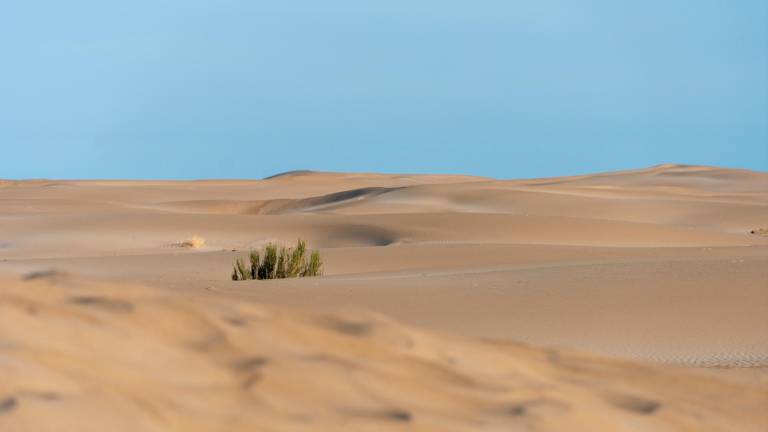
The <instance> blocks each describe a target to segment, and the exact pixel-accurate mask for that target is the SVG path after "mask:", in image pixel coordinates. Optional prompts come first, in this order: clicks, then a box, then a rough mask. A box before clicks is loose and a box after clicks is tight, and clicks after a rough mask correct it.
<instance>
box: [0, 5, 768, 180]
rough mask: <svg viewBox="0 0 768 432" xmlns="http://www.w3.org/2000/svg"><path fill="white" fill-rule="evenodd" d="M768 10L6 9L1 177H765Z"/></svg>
mask: <svg viewBox="0 0 768 432" xmlns="http://www.w3.org/2000/svg"><path fill="white" fill-rule="evenodd" d="M766 23H768V2H766V1H765V0H756V1H749V0H734V1H730V2H726V1H710V0H702V1H690V0H689V1H678V0H665V1H655V0H645V1H635V2H617V1H608V0H605V1H590V0H585V1H581V2H574V1H570V0H561V1H556V0H530V1H512V0H483V1H469V0H465V1H451V0H416V1H414V0H408V1H406V0H387V1H361V0H345V1H341V0H324V1H310V0H306V1H296V0H280V1H270V2H264V1H258V0H251V1H231V0H219V1H215V2H214V1H196V0H184V1H181V0H152V1H149V0H133V1H130V2H108V1H106V2H105V1H103V0H94V1H84V0H71V1H66V2H64V1H38V0H24V1H6V2H0V53H1V54H2V55H1V56H0V78H1V79H0V178H30V177H34V178H40V177H45V178H182V179H188V178H214V177H226V178H259V177H263V176H266V175H269V174H273V173H276V172H280V171H285V170H292V169H317V170H333V171H381V172H450V173H470V174H478V175H488V176H494V177H500V178H519V177H541V176H550V175H564V174H576V173H584V172H593V171H604V170H614V169H624V168H631V167H641V166H647V165H653V164H657V163H663V162H678V163H691V164H708V165H722V166H730V167H742V168H751V169H757V170H763V171H768V25H766Z"/></svg>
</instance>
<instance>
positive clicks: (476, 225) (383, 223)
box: [0, 165, 768, 431]
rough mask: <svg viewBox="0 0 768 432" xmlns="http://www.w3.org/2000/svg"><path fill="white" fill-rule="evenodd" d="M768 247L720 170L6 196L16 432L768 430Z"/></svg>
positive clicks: (1, 386)
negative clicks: (310, 273) (251, 276)
mask: <svg viewBox="0 0 768 432" xmlns="http://www.w3.org/2000/svg"><path fill="white" fill-rule="evenodd" d="M765 228H768V173H763V172H754V171H748V170H735V169H725V168H717V167H700V166H684V165H659V166H655V167H651V168H646V169H638V170H630V171H619V172H610V173H601V174H593V175H581V176H573V177H559V178H546V179H525V180H496V179H490V178H485V177H472V176H459V175H394V174H354V173H327V172H313V171H297V172H289V173H283V174H279V175H275V176H271V177H269V178H267V179H264V180H201V181H178V182H176V181H132V180H119V181H109V180H99V181H59V180H30V181H12V180H8V181H2V182H0V275H2V277H4V278H5V279H4V280H5V282H4V283H3V284H1V285H2V287H3V288H2V289H1V290H0V298H2V301H1V302H0V307H2V310H0V374H2V376H5V377H7V376H10V377H11V379H10V380H0V430H3V431H4V430H14V431H15V430H34V431H38V430H57V429H55V427H56V425H57V424H71V425H78V426H83V427H80V428H76V430H89V429H87V427H85V426H88V425H90V426H89V427H91V428H92V429H90V430H99V431H101V430H123V429H124V430H254V428H256V429H259V428H260V429H264V430H296V429H299V430H301V429H307V430H315V429H318V428H325V429H328V430H338V429H339V427H341V426H347V427H349V428H350V429H353V430H380V429H381V428H382V427H384V426H389V427H391V428H393V429H398V428H399V429H403V430H411V429H413V430H477V429H484V430H739V431H742V430H745V431H748V430H766V429H768V420H767V419H766V416H765V414H764V410H761V409H760V407H762V406H768V375H766V370H768V369H766V367H768V236H764V235H760V233H762V231H760V230H761V229H765ZM297 237H302V238H304V239H306V240H307V241H308V242H309V245H310V247H313V248H319V249H320V250H321V252H322V254H323V257H324V259H325V266H326V267H325V268H326V276H324V277H321V278H302V279H290V280H273V281H244V282H233V281H231V280H229V274H230V271H231V264H232V262H233V260H234V259H235V258H236V257H239V256H243V255H244V254H245V253H246V252H247V251H248V250H249V249H251V248H256V247H261V246H262V245H264V244H265V243H267V242H270V241H277V242H285V243H294V242H295V241H296V238H297ZM193 240H194V241H193ZM180 245H184V246H185V247H179V246H180ZM51 269H54V270H57V271H60V272H64V273H50V274H49V273H45V272H46V271H48V270H51ZM34 272H38V273H37V274H42V275H46V274H48V275H49V276H44V277H37V278H35V277H33V278H32V279H31V280H28V281H24V282H21V281H19V279H20V278H21V277H23V275H28V274H30V273H33V274H35V273H34ZM39 272H44V273H39ZM67 275H71V276H67ZM265 304H271V306H265ZM256 323H258V324H256ZM521 342H522V343H526V344H530V345H531V347H526V346H523V345H520V344H519V343H521ZM572 350H576V351H572ZM577 352H592V353H595V354H585V353H577ZM643 362H649V363H643ZM702 366H703V367H709V369H698V368H693V367H702ZM744 367H749V369H743V368H744ZM722 368H727V369H722ZM331 395H334V396H333V397H331ZM46 413H49V415H47V416H46V415H45V414H46ZM86 413H91V414H89V415H90V417H89V422H88V425H83V420H82V419H83V416H84V415H85V414H86ZM93 413H98V415H96V414H93ZM3 422H5V423H3ZM60 422H63V423H60ZM67 422H70V423H67ZM121 427H122V428H123V429H120V428H121ZM494 428H495V429H494ZM516 428H517V429H516ZM67 430H73V429H67Z"/></svg>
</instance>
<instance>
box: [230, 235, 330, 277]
mask: <svg viewBox="0 0 768 432" xmlns="http://www.w3.org/2000/svg"><path fill="white" fill-rule="evenodd" d="M248 260H249V263H248V264H246V263H245V262H244V261H243V259H242V258H237V260H235V265H234V267H233V269H232V280H248V279H285V278H294V277H308V276H320V275H322V274H323V260H322V259H321V258H320V252H318V251H316V250H314V251H312V252H311V253H309V255H308V254H307V243H306V242H305V241H304V240H302V239H299V240H298V242H297V244H296V247H293V248H287V247H285V246H278V245H277V244H275V243H269V244H268V245H266V246H265V247H264V249H263V250H262V251H261V252H259V251H251V253H250V254H249V256H248Z"/></svg>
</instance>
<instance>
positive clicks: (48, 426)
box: [0, 273, 768, 432]
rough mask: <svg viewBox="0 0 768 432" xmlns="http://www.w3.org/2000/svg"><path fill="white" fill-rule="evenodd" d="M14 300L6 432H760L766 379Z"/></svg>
mask: <svg viewBox="0 0 768 432" xmlns="http://www.w3.org/2000/svg"><path fill="white" fill-rule="evenodd" d="M27 279H28V280H26V281H13V280H5V281H2V282H0V283H2V287H3V289H2V291H0V341H2V351H0V353H2V357H0V359H2V361H0V374H2V376H3V377H4V379H3V380H2V381H0V430H4V431H5V430H8V431H19V432H21V431H35V432H44V431H62V430H67V431H69V430H72V431H74V430H77V431H82V432H86V431H105V430H109V431H132V432H134V431H143V430H148V431H149V430H184V431H221V430H228V431H239V430H242V431H252V430H339V429H341V428H344V429H350V430H382V429H383V428H388V429H393V430H394V429H397V430H434V431H449V430H479V429H482V430H499V431H501V430H505V431H507V430H568V431H598V430H606V431H608V430H609V431H651V430H652V431H662V430H691V431H709V430H738V431H753V430H754V431H761V430H765V429H764V426H765V425H766V424H768V413H766V411H765V409H764V408H765V406H766V404H767V403H768V390H767V389H766V386H765V380H763V381H762V382H761V381H757V382H754V381H753V382H750V381H747V380H743V379H737V378H734V377H730V378H729V377H727V376H718V375H714V374H709V373H707V372H706V371H696V370H690V369H679V368H672V367H669V366H653V365H650V364H636V363H630V362H623V361H617V360H608V359H604V358H599V357H594V356H589V355H585V354H579V353H574V352H569V351H562V350H553V349H550V350H541V349H534V348H530V347H526V346H523V345H519V344H513V343H494V342H481V341H473V340H468V339H463V338H459V337H454V336H448V335H441V334H436V333H431V332H427V331H420V330H414V329H412V328H408V327H405V326H403V325H400V324H397V323H395V322H393V321H391V320H388V319H385V318H382V317H380V316H376V315H372V314H368V313H355V314H350V313H347V314H334V315H328V314H307V313H302V312H297V311H289V310H286V309H280V308H274V307H267V306H262V305H257V304H253V303H250V302H232V301H228V300H227V299H226V298H213V297H210V296H199V295H189V296H183V297H182V296H179V295H176V294H173V293H169V292H168V291H165V290H161V289H157V288H155V289H151V288H144V287H136V286H126V285H112V284H106V283H97V282H88V281H83V280H81V279H73V278H70V277H67V276H66V275H61V274H55V273H54V274H47V275H45V274H43V275H32V276H28V277H27Z"/></svg>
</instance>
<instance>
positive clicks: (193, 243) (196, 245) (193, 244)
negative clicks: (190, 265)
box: [179, 235, 205, 249]
mask: <svg viewBox="0 0 768 432" xmlns="http://www.w3.org/2000/svg"><path fill="white" fill-rule="evenodd" d="M204 246H205V239H204V238H202V237H200V236H197V235H193V236H192V237H190V238H188V239H186V240H184V241H183V242H181V243H179V247H184V248H190V249H200V248H202V247H204Z"/></svg>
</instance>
